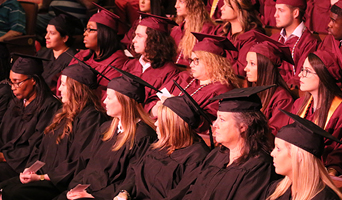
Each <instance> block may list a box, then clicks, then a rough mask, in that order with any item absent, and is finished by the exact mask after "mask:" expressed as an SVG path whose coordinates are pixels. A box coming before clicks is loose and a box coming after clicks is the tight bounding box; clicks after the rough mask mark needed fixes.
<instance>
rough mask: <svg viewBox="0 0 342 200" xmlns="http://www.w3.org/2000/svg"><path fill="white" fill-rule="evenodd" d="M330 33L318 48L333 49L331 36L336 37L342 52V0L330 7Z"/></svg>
mask: <svg viewBox="0 0 342 200" xmlns="http://www.w3.org/2000/svg"><path fill="white" fill-rule="evenodd" d="M328 32H329V35H328V36H327V37H325V38H324V40H323V42H322V43H321V44H320V45H319V47H318V49H321V50H327V51H331V49H332V48H333V46H332V43H331V38H334V41H335V43H336V44H337V45H338V47H339V48H340V50H341V52H342V48H341V46H342V45H341V43H342V1H341V0H339V1H338V2H336V3H335V4H334V5H333V6H332V7H331V9H330V22H329V24H328Z"/></svg>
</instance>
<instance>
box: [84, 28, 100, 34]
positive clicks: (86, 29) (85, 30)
mask: <svg viewBox="0 0 342 200" xmlns="http://www.w3.org/2000/svg"><path fill="white" fill-rule="evenodd" d="M93 31H97V29H92V28H85V29H84V32H88V33H90V32H93Z"/></svg>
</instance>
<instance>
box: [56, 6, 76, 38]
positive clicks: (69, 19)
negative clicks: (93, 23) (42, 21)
mask: <svg viewBox="0 0 342 200" xmlns="http://www.w3.org/2000/svg"><path fill="white" fill-rule="evenodd" d="M51 8H52V10H53V11H54V12H55V14H56V17H55V18H53V19H51V20H50V22H49V24H51V25H54V26H57V27H60V28H61V29H62V30H63V31H65V32H66V33H67V35H69V36H72V35H73V34H74V31H75V28H79V29H81V30H83V24H82V22H81V20H80V19H78V18H76V17H74V16H73V15H71V14H69V13H67V12H65V11H63V10H61V9H59V8H57V7H55V6H51Z"/></svg>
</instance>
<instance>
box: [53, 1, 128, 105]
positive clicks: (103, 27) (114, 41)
mask: <svg viewBox="0 0 342 200" xmlns="http://www.w3.org/2000/svg"><path fill="white" fill-rule="evenodd" d="M94 4H95V3H94ZM95 5H96V6H97V7H98V8H99V10H100V12H98V13H96V14H94V15H93V16H92V17H90V19H89V21H88V24H87V27H86V28H85V29H84V34H83V35H84V39H83V42H84V45H85V47H86V48H87V50H82V51H80V52H79V53H77V54H76V55H75V57H76V58H77V59H80V60H82V61H84V62H85V63H86V64H88V65H90V66H91V67H93V68H94V69H95V70H97V71H99V72H100V73H102V74H103V75H105V76H106V77H107V78H109V80H111V79H112V78H115V77H117V76H119V75H120V74H119V73H118V72H117V71H116V70H115V69H113V68H111V67H110V66H109V65H111V66H114V67H117V68H120V69H121V68H122V65H123V64H124V63H125V62H126V61H127V59H128V58H127V57H126V56H125V54H124V52H123V51H122V50H121V48H120V40H119V39H118V37H117V32H118V23H119V17H118V16H116V15H115V14H114V13H112V12H110V11H108V10H106V9H105V8H102V7H101V6H99V5H97V4H95ZM77 59H73V60H72V61H71V62H70V65H72V64H75V63H78V60H77ZM97 78H98V80H97V81H98V83H99V87H98V88H97V91H98V93H99V95H100V96H101V101H102V102H103V100H104V99H105V98H106V88H107V84H108V82H109V80H107V79H105V78H103V77H102V76H98V77H97ZM58 94H59V93H58Z"/></svg>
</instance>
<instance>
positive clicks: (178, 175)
mask: <svg viewBox="0 0 342 200" xmlns="http://www.w3.org/2000/svg"><path fill="white" fill-rule="evenodd" d="M208 153H209V148H208V147H207V145H206V144H205V143H204V142H203V141H202V140H200V141H197V142H195V143H194V144H193V145H191V146H188V147H185V148H181V149H177V150H175V151H174V152H173V153H172V154H171V155H167V151H166V149H150V150H149V151H148V152H147V153H146V155H145V156H144V157H143V159H141V160H140V161H139V162H138V163H137V164H133V166H132V168H131V170H130V173H129V174H128V176H127V178H126V180H125V181H124V183H123V184H122V185H120V190H121V189H123V190H126V191H128V192H129V193H130V194H131V196H132V197H133V199H141V200H142V199H165V198H166V199H168V198H167V197H168V196H173V195H174V193H173V190H177V191H182V192H180V193H179V194H178V197H182V196H183V195H184V193H185V192H186V191H187V190H188V188H189V187H190V184H191V182H192V181H191V180H194V179H195V178H196V177H197V175H198V173H197V171H198V170H197V168H199V167H200V166H201V163H202V161H203V159H204V158H205V156H206V155H207V154H208ZM117 192H119V191H117ZM173 198H174V197H173Z"/></svg>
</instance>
